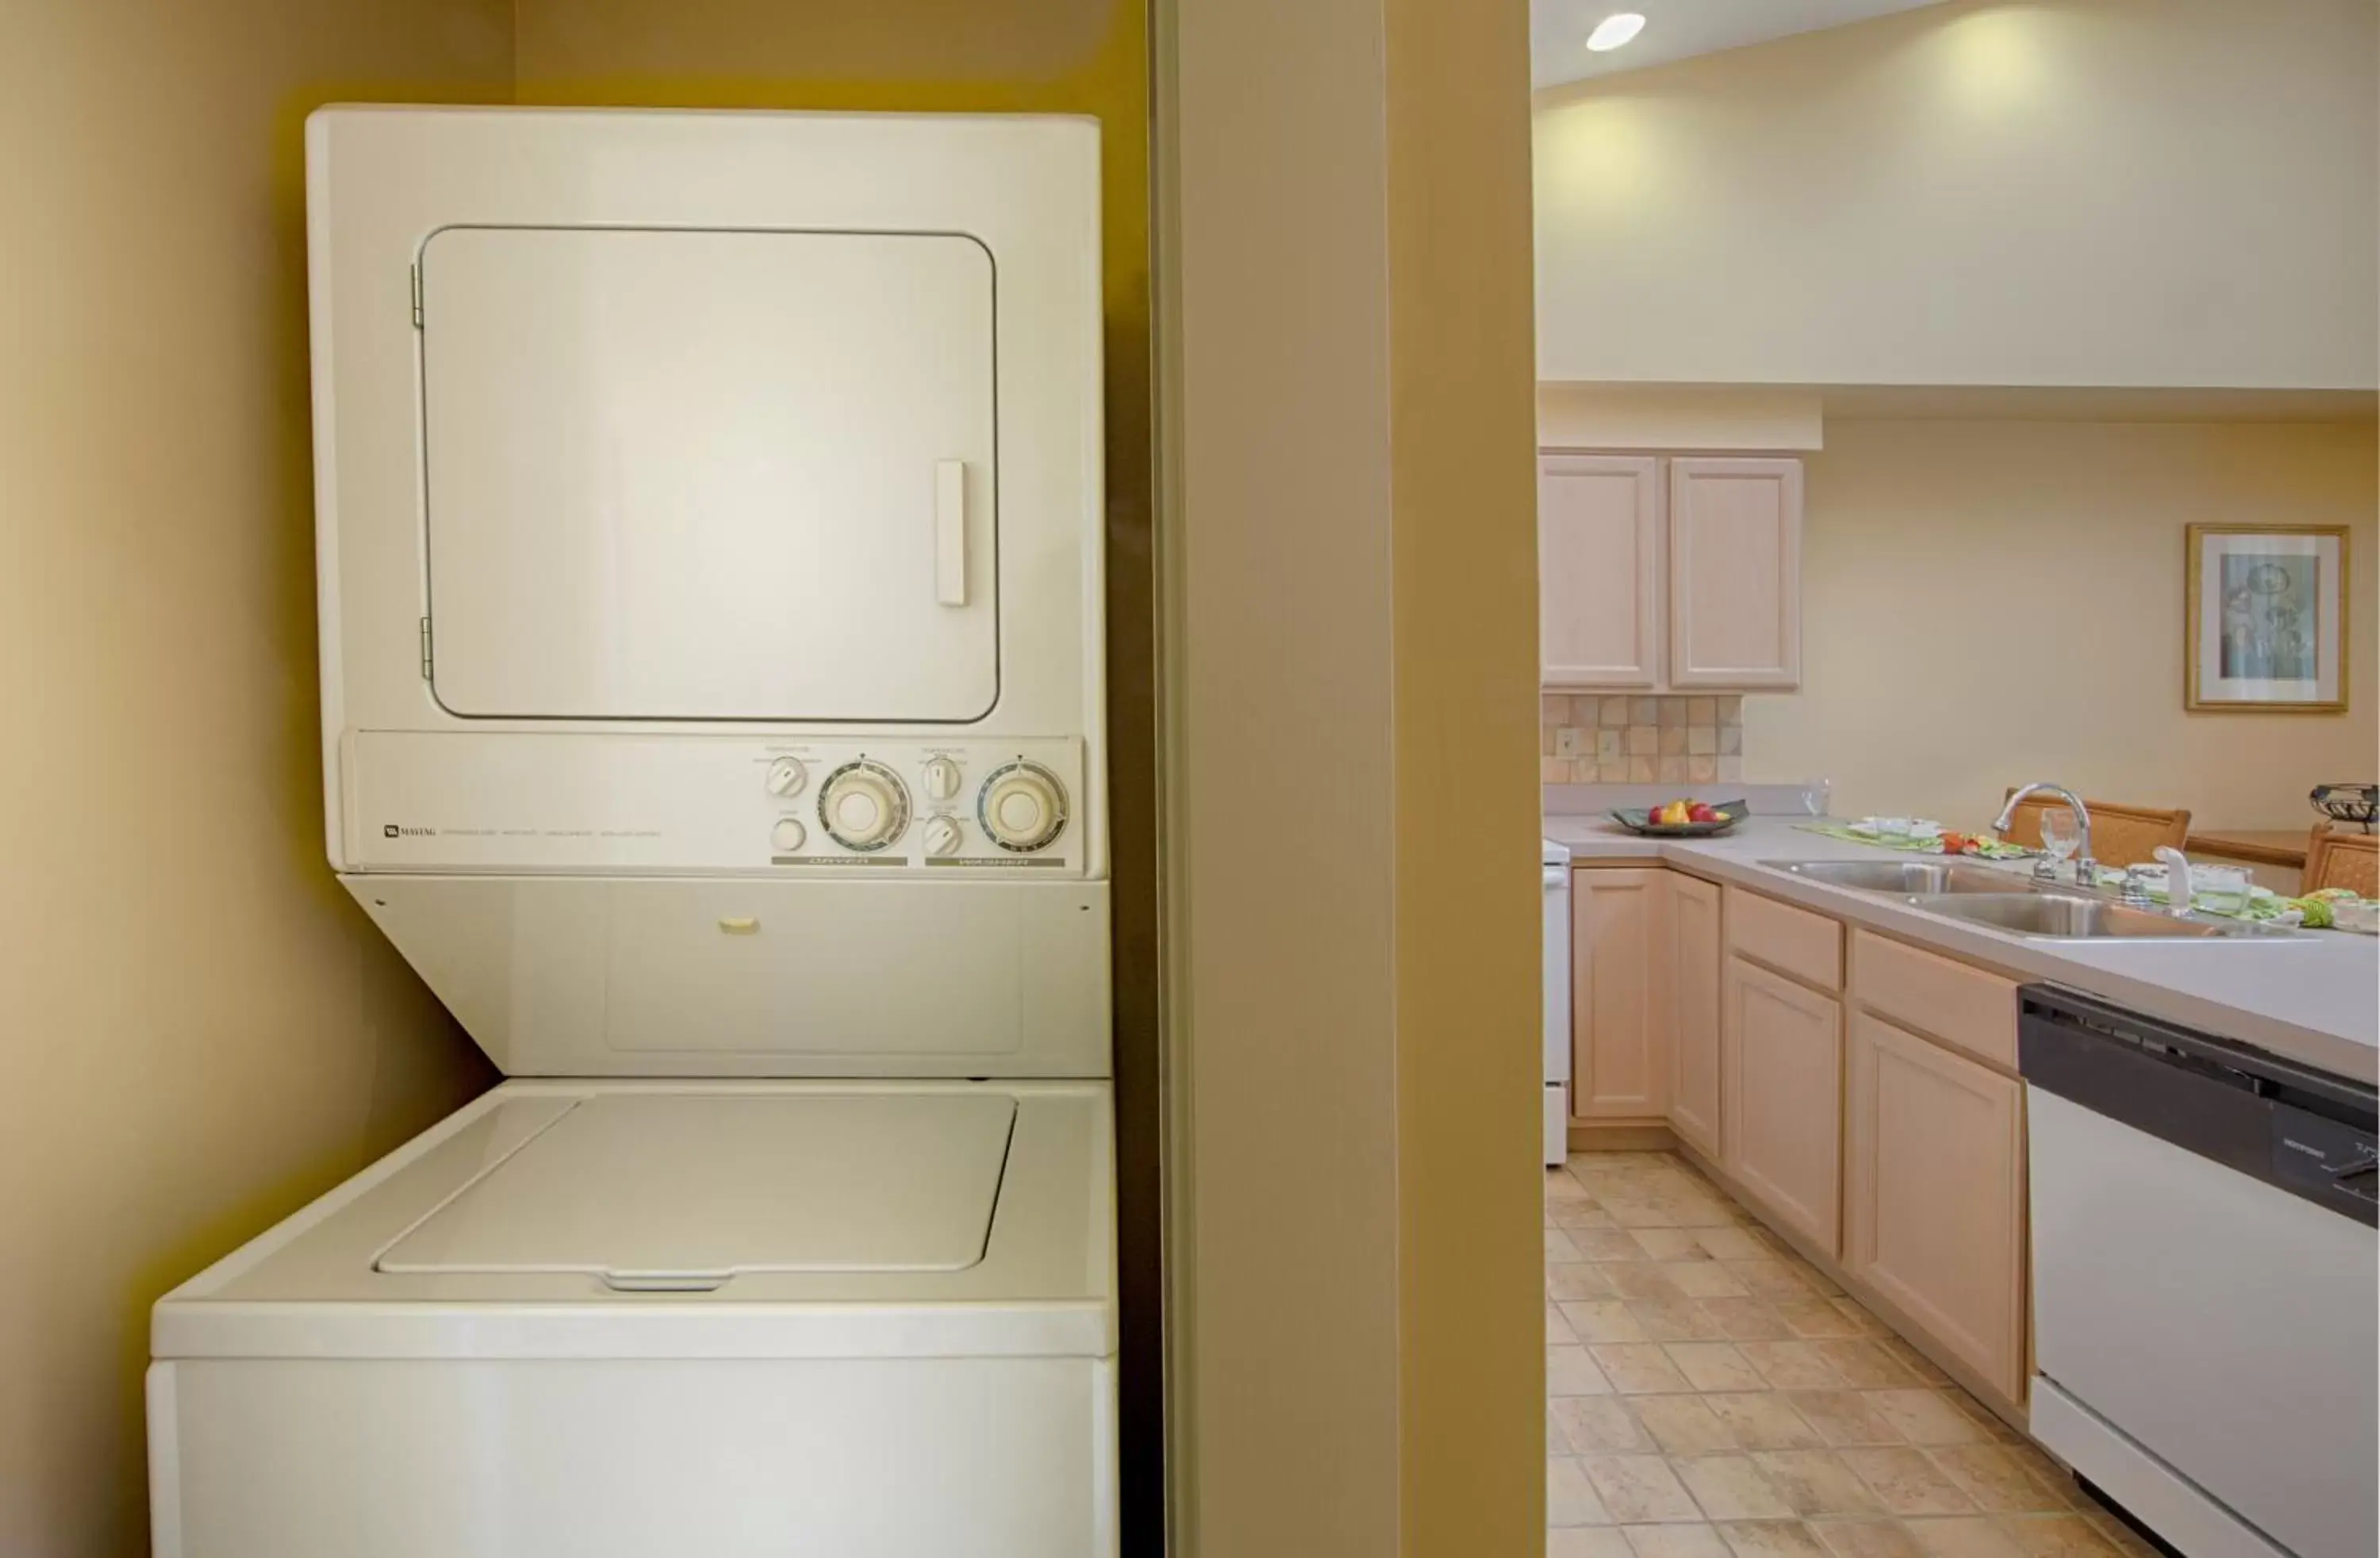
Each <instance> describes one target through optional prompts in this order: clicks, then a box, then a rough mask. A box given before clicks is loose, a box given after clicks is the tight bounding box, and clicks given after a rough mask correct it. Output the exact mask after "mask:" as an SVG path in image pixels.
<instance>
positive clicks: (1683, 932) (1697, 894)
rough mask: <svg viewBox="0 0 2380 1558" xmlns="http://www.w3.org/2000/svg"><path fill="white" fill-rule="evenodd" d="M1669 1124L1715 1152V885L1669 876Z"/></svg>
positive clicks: (1716, 1081)
mask: <svg viewBox="0 0 2380 1558" xmlns="http://www.w3.org/2000/svg"><path fill="white" fill-rule="evenodd" d="M1669 891H1670V905H1669V907H1670V913H1669V922H1670V992H1671V994H1670V1129H1672V1130H1674V1131H1676V1132H1677V1133H1678V1135H1679V1136H1681V1137H1682V1138H1685V1139H1686V1140H1687V1141H1688V1142H1690V1143H1691V1144H1693V1145H1694V1146H1695V1147H1698V1148H1700V1149H1701V1150H1703V1151H1705V1152H1707V1153H1709V1154H1710V1155H1711V1156H1712V1157H1714V1158H1716V1157H1718V1151H1719V1134H1718V1120H1719V1108H1718V1093H1719V1087H1718V1029H1719V1016H1718V1011H1719V977H1720V969H1719V956H1720V954H1719V926H1718V905H1719V893H1718V888H1717V887H1715V886H1713V885H1712V884H1711V883H1709V882H1703V881H1699V880H1697V879H1695V878H1694V877H1691V876H1682V875H1679V874H1677V873H1675V872H1672V873H1671V875H1670V884H1669Z"/></svg>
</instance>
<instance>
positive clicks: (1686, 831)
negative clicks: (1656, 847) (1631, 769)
mask: <svg viewBox="0 0 2380 1558" xmlns="http://www.w3.org/2000/svg"><path fill="white" fill-rule="evenodd" d="M1711 809H1712V810H1714V811H1716V812H1718V820H1717V821H1716V822H1654V821H1653V820H1652V815H1653V814H1652V809H1650V808H1646V807H1642V806H1637V807H1629V808H1625V809H1621V810H1618V811H1614V812H1613V813H1612V814H1611V820H1612V821H1613V822H1617V823H1619V824H1620V825H1621V827H1623V828H1626V829H1627V830H1628V831H1629V832H1630V833H1632V834H1645V835H1646V836H1647V837H1650V838H1707V837H1709V836H1710V835H1711V834H1723V833H1725V832H1727V830H1728V829H1730V828H1731V827H1733V826H1735V825H1736V824H1737V823H1738V822H1743V820H1744V819H1745V818H1746V817H1749V816H1751V815H1752V806H1751V803H1749V802H1747V801H1741V800H1728V801H1720V802H1718V803H1717V804H1715V805H1714V806H1713V807H1712V808H1711Z"/></svg>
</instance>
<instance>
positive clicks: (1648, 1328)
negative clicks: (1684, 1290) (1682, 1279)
mask: <svg viewBox="0 0 2380 1558" xmlns="http://www.w3.org/2000/svg"><path fill="white" fill-rule="evenodd" d="M1628 1312H1629V1313H1630V1314H1632V1315H1634V1316H1635V1317H1636V1321H1637V1323H1638V1324H1640V1325H1642V1326H1643V1327H1644V1328H1645V1337H1646V1339H1647V1340H1650V1341H1655V1342H1717V1341H1721V1340H1724V1339H1725V1337H1726V1335H1727V1333H1726V1332H1725V1331H1723V1330H1721V1329H1720V1328H1719V1323H1718V1321H1715V1320H1713V1319H1712V1318H1711V1317H1710V1314H1709V1312H1708V1311H1707V1310H1706V1309H1705V1308H1703V1307H1702V1306H1701V1305H1700V1304H1697V1303H1695V1302H1694V1300H1693V1299H1691V1298H1631V1299H1629V1300H1628Z"/></svg>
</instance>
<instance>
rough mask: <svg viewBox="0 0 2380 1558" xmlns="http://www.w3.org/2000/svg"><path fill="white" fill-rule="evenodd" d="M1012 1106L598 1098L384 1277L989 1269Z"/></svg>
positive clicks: (505, 1167)
mask: <svg viewBox="0 0 2380 1558" xmlns="http://www.w3.org/2000/svg"><path fill="white" fill-rule="evenodd" d="M1015 1118H1016V1103H1015V1101H1014V1099H1013V1098H1010V1097H1006V1096H993V1097H976V1096H971V1095H958V1096H952V1095H941V1096H934V1095H929V1096H924V1097H917V1096H906V1097H905V1096H901V1095H898V1094H873V1093H839V1094H829V1095H824V1096H801V1095H781V1096H766V1095H763V1096H749V1095H745V1096H737V1095H730V1094H703V1093H694V1094H679V1095H661V1096H655V1095H650V1094H644V1095H634V1094H631V1095H617V1096H613V1095H599V1096H596V1097H591V1098H589V1099H587V1100H585V1101H583V1102H580V1103H578V1104H577V1106H576V1107H574V1108H572V1109H571V1110H569V1111H568V1112H567V1113H566V1114H563V1115H562V1116H561V1117H560V1118H559V1119H557V1120H556V1121H555V1122H554V1123H553V1125H552V1126H548V1127H547V1128H546V1129H545V1130H543V1131H541V1132H540V1133H539V1134H538V1135H537V1136H536V1137H534V1138H531V1139H530V1140H529V1141H528V1143H527V1144H526V1145H524V1146H523V1147H521V1148H520V1149H519V1150H517V1151H516V1152H514V1153H512V1154H511V1155H510V1156H508V1157H506V1158H504V1159H503V1160H501V1161H500V1162H497V1163H495V1164H494V1165H493V1166H492V1167H491V1168H490V1169H489V1170H488V1171H487V1172H486V1173H484V1174H481V1175H479V1176H478V1177H477V1178H475V1179H474V1180H472V1182H471V1183H470V1184H469V1185H468V1186H466V1187H464V1188H463V1189H462V1190H461V1191H460V1192H459V1193H457V1194H456V1195H455V1196H454V1197H452V1198H450V1199H448V1200H446V1201H445V1202H444V1203H443V1205H441V1206H440V1207H439V1209H438V1210H437V1211H434V1212H432V1213H431V1215H430V1216H428V1217H427V1218H424V1219H423V1220H422V1221H421V1222H420V1223H418V1224H416V1225H415V1226H414V1227H412V1228H411V1229H409V1230H408V1231H407V1233H406V1234H405V1235H403V1236H402V1237H400V1238H399V1239H397V1241H396V1242H395V1244H393V1245H391V1246H390V1247H389V1248H387V1249H385V1250H384V1251H383V1252H382V1254H381V1256H380V1259H379V1260H377V1261H375V1262H374V1265H375V1267H376V1269H377V1270H380V1271H383V1272H428V1273H459V1272H583V1273H586V1274H589V1275H592V1276H596V1277H599V1278H601V1280H603V1281H604V1282H606V1283H608V1284H611V1285H612V1286H613V1287H616V1288H621V1289H624V1290H630V1291H640V1290H651V1291H658V1292H681V1291H701V1290H704V1289H707V1288H711V1287H716V1286H718V1285H719V1284H722V1283H723V1282H725V1281H726V1280H727V1279H728V1278H730V1277H733V1276H735V1275H737V1274H739V1273H742V1272H954V1271H959V1270H963V1269H964V1268H966V1267H969V1266H972V1265H974V1264H976V1263H977V1261H979V1260H982V1259H983V1253H984V1242H985V1239H986V1238H987V1237H988V1236H989V1234H990V1226H991V1213H992V1208H993V1206H994V1204H995V1203H996V1202H997V1201H998V1200H999V1198H1000V1184H1001V1175H1002V1170H1003V1168H1004V1167H1005V1165H1006V1162H1007V1158H1008V1144H1009V1137H1010V1133H1011V1130H1012V1127H1013V1126H1014V1123H1015Z"/></svg>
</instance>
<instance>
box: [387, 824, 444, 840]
mask: <svg viewBox="0 0 2380 1558" xmlns="http://www.w3.org/2000/svg"><path fill="white" fill-rule="evenodd" d="M380 836H381V837H383V838H436V837H437V836H438V830H437V829H436V828H400V827H398V826H397V825H396V824H395V822H383V823H382V824H381V825H380Z"/></svg>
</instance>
